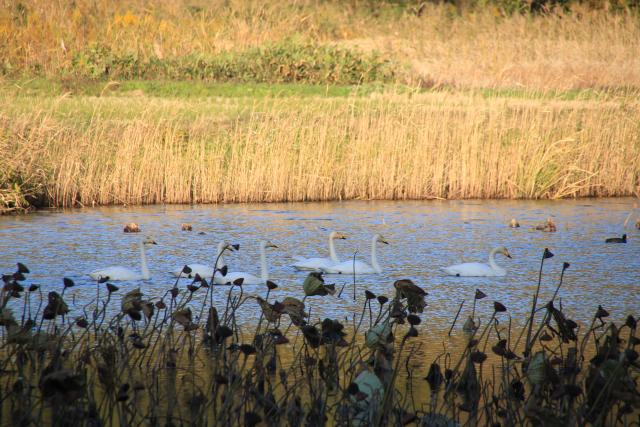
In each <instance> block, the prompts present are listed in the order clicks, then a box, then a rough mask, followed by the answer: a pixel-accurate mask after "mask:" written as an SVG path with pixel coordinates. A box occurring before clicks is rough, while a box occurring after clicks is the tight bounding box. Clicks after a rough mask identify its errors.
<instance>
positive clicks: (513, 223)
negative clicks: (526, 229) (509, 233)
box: [509, 218, 520, 228]
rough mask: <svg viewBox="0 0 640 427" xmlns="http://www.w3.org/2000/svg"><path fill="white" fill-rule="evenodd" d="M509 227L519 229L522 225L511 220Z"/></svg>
mask: <svg viewBox="0 0 640 427" xmlns="http://www.w3.org/2000/svg"><path fill="white" fill-rule="evenodd" d="M509 227H511V228H518V227H520V223H519V222H518V221H517V220H516V219H515V218H513V219H512V220H511V222H510V223H509Z"/></svg>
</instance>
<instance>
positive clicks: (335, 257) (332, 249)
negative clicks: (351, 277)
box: [329, 235, 340, 264]
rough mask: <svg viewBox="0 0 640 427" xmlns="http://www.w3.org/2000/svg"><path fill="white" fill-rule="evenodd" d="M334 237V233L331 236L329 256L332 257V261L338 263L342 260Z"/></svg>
mask: <svg viewBox="0 0 640 427" xmlns="http://www.w3.org/2000/svg"><path fill="white" fill-rule="evenodd" d="M333 239H334V236H333V235H331V236H329V257H330V258H331V261H333V262H335V263H336V264H337V263H339V262H340V260H339V259H338V255H337V254H336V247H335V246H334V244H333Z"/></svg>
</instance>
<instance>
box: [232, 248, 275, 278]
mask: <svg viewBox="0 0 640 427" xmlns="http://www.w3.org/2000/svg"><path fill="white" fill-rule="evenodd" d="M267 248H277V246H276V245H274V244H273V243H271V242H267V241H262V242H260V277H257V276H254V275H253V274H251V273H245V272H243V271H234V272H230V273H227V274H226V275H225V276H224V277H221V279H223V280H224V281H225V284H231V283H234V282H235V281H236V280H238V279H242V284H243V285H264V284H266V283H267V281H268V280H269V267H268V265H267V253H266V249H267Z"/></svg>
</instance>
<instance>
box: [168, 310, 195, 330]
mask: <svg viewBox="0 0 640 427" xmlns="http://www.w3.org/2000/svg"><path fill="white" fill-rule="evenodd" d="M171 317H173V320H175V321H176V322H178V323H179V324H181V325H182V326H184V327H185V328H187V327H189V325H191V309H190V308H185V309H183V310H176V311H174V312H173V314H172V315H171Z"/></svg>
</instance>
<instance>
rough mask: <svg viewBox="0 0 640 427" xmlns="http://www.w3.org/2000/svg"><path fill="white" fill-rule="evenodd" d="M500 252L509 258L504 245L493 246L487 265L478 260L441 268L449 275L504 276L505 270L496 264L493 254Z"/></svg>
mask: <svg viewBox="0 0 640 427" xmlns="http://www.w3.org/2000/svg"><path fill="white" fill-rule="evenodd" d="M496 254H502V255H504V256H506V257H507V258H511V255H510V254H509V251H508V250H507V248H505V247H504V246H501V247H499V248H495V249H494V250H492V251H491V253H489V265H487V264H482V263H479V262H467V263H464V264H456V265H451V266H449V267H445V268H443V270H444V271H445V272H446V273H447V274H449V275H451V276H467V277H473V276H476V277H486V276H504V275H506V274H507V270H505V269H504V268H502V267H500V266H499V265H497V264H496V260H495V255H496Z"/></svg>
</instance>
